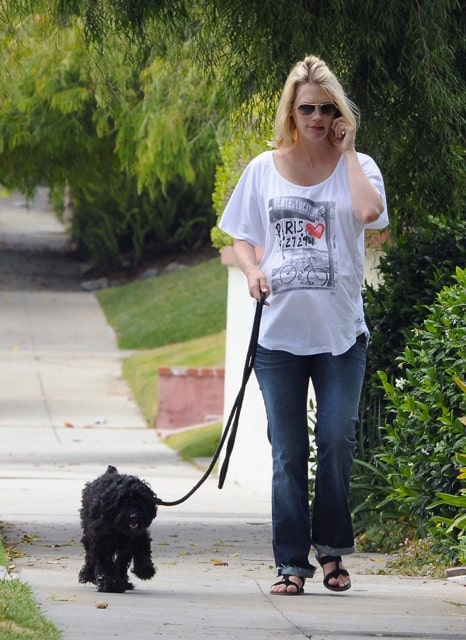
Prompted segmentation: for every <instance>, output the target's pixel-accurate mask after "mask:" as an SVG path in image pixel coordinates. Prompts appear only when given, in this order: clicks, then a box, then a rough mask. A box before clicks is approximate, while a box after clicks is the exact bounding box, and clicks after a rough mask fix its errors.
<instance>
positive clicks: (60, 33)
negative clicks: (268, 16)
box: [0, 16, 220, 262]
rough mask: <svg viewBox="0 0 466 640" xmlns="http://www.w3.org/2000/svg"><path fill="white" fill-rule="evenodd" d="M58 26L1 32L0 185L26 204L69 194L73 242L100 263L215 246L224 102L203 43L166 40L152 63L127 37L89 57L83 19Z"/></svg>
mask: <svg viewBox="0 0 466 640" xmlns="http://www.w3.org/2000/svg"><path fill="white" fill-rule="evenodd" d="M52 24H53V22H52ZM50 25H51V21H50V19H49V18H48V17H43V16H41V17H39V18H37V17H36V18H28V19H26V20H24V21H23V22H22V23H21V24H19V25H16V26H15V27H14V28H13V27H12V26H11V27H10V28H9V30H7V29H6V28H3V30H2V35H3V43H4V45H5V46H4V47H3V48H2V51H1V57H2V63H3V64H2V65H1V71H0V95H1V96H2V101H1V104H0V115H1V117H0V180H1V181H2V182H3V184H5V185H6V186H8V187H11V188H17V189H21V190H22V191H23V192H25V193H27V194H31V193H32V192H33V191H34V189H35V187H37V186H38V185H40V184H47V185H48V186H50V187H51V188H52V190H53V191H54V192H58V193H60V192H62V191H63V187H64V185H65V184H67V185H69V186H70V187H71V194H72V202H73V204H74V208H75V217H74V235H75V237H76V238H77V239H78V240H80V241H81V242H82V243H84V245H85V246H86V248H87V250H88V251H89V252H90V253H91V255H92V257H93V258H94V260H96V261H97V262H105V261H108V260H109V259H115V258H117V257H118V254H119V253H120V252H121V251H123V250H132V251H133V252H135V257H136V258H137V259H138V258H140V257H141V254H142V250H143V248H144V246H145V245H146V244H147V243H149V242H151V243H156V244H158V246H160V245H161V243H165V244H167V245H175V246H178V247H180V246H182V247H185V248H194V247H199V246H200V245H202V244H203V243H205V242H207V241H208V237H209V231H210V227H211V226H212V225H213V223H214V214H213V210H212V205H211V192H212V189H213V180H214V171H215V165H216V162H217V141H216V130H217V127H218V122H219V121H220V116H219V115H218V114H219V109H218V104H217V103H218V95H219V92H218V90H217V89H216V88H215V87H213V86H212V85H211V84H210V83H209V81H208V79H207V78H205V76H203V75H202V74H201V73H200V71H199V68H198V66H196V65H195V64H192V58H193V54H192V43H190V41H189V40H185V41H183V42H179V43H174V44H173V46H170V43H169V42H167V41H166V39H162V38H159V40H158V41H157V46H153V47H152V48H151V50H150V51H149V50H148V51H147V52H146V55H145V56H144V57H143V56H140V55H139V51H138V49H137V45H136V44H133V45H131V44H130V43H128V44H127V46H126V47H125V48H124V49H122V48H121V47H120V46H118V44H119V43H118V41H117V37H116V36H113V37H111V38H109V39H108V41H107V46H106V47H105V49H103V50H100V51H98V50H96V49H95V48H94V47H92V46H88V45H87V44H86V41H85V39H84V38H83V37H82V31H83V30H82V26H81V21H80V20H79V19H70V20H68V23H67V26H66V27H61V28H60V29H58V30H56V29H51V28H50ZM4 26H5V25H4ZM154 28H155V25H154ZM154 40H155V38H154ZM133 53H134V54H135V55H133ZM136 54H137V55H136ZM175 55H176V61H177V66H176V67H175V63H174V57H175ZM175 69H176V72H177V73H176V74H175V73H174V70H175Z"/></svg>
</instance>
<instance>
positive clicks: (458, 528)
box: [430, 378, 466, 564]
mask: <svg viewBox="0 0 466 640" xmlns="http://www.w3.org/2000/svg"><path fill="white" fill-rule="evenodd" d="M455 381H456V383H457V384H458V386H459V387H460V388H461V389H462V391H463V393H466V384H465V383H464V382H463V381H462V380H460V379H459V378H456V379H455ZM460 421H461V422H462V424H463V425H464V426H465V427H466V416H462V417H461V418H460ZM456 462H457V464H458V465H459V466H460V472H459V475H458V480H459V481H461V482H462V485H463V486H462V487H461V488H460V490H459V492H458V494H457V495H451V494H448V493H438V494H437V500H436V501H435V502H434V504H433V505H432V508H434V509H436V508H437V507H439V506H442V505H450V506H451V507H454V508H455V509H454V511H455V513H454V515H453V516H452V517H450V518H446V517H444V516H434V517H433V518H432V519H431V521H430V522H431V523H432V524H433V525H434V527H433V528H432V530H433V535H435V537H436V538H440V537H442V538H444V539H447V540H449V542H450V546H451V547H452V548H453V549H454V551H455V552H456V553H457V555H458V559H459V560H460V562H462V563H463V564H466V447H464V448H463V452H461V453H457V454H456ZM461 465H463V466H462V467H461Z"/></svg>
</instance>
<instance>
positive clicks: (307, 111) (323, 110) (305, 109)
mask: <svg viewBox="0 0 466 640" xmlns="http://www.w3.org/2000/svg"><path fill="white" fill-rule="evenodd" d="M316 109H318V110H319V112H320V114H321V115H322V116H333V115H334V114H335V113H336V112H337V107H336V105H334V104H333V102H326V103H325V104H299V105H298V106H297V107H296V110H297V112H298V113H299V115H300V116H304V117H306V116H312V114H313V113H314V111H315V110H316Z"/></svg>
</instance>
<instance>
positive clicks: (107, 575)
mask: <svg viewBox="0 0 466 640" xmlns="http://www.w3.org/2000/svg"><path fill="white" fill-rule="evenodd" d="M80 515H81V527H82V530H83V537H82V538H81V542H82V544H83V545H84V549H85V551H86V557H85V561H84V566H83V567H82V569H81V571H80V572H79V582H92V583H93V584H95V585H96V587H97V590H98V591H106V592H113V593H123V592H124V591H126V590H127V589H133V588H134V587H133V585H132V583H131V582H130V581H129V579H128V569H129V566H130V563H131V561H132V562H133V567H132V571H133V573H134V574H135V575H136V576H137V577H138V578H141V580H149V578H152V577H153V576H154V575H155V567H154V565H153V563H152V557H151V546H150V543H151V538H150V537H149V532H148V528H149V526H150V524H151V522H152V520H153V519H154V518H155V516H156V515H157V496H156V494H155V493H154V492H153V491H152V489H151V488H150V487H149V485H148V484H147V483H145V482H144V481H142V480H140V479H139V478H137V477H136V476H130V475H126V474H120V473H118V470H117V469H116V468H115V467H112V466H109V467H108V468H107V471H106V472H105V473H104V474H103V475H101V476H99V477H98V478H97V479H96V480H93V481H92V482H88V483H87V484H86V485H85V487H84V489H83V492H82V506H81V510H80Z"/></svg>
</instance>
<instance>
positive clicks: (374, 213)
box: [343, 151, 384, 224]
mask: <svg viewBox="0 0 466 640" xmlns="http://www.w3.org/2000/svg"><path fill="white" fill-rule="evenodd" d="M343 155H344V158H345V161H346V169H347V171H348V177H349V185H350V195H351V204H352V205H353V211H354V215H355V216H356V218H357V219H358V220H359V222H362V223H363V224H369V223H371V222H375V221H376V220H378V219H379V217H380V215H381V213H382V212H383V210H384V205H383V200H382V196H381V195H380V193H379V192H378V191H377V189H376V188H375V187H374V185H373V184H371V182H370V181H369V179H368V177H367V176H366V174H365V173H364V171H363V170H362V167H361V165H360V163H359V159H358V156H357V155H356V151H347V152H346V153H344V154H343Z"/></svg>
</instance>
